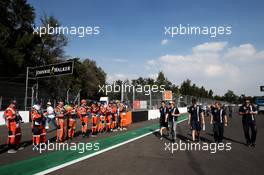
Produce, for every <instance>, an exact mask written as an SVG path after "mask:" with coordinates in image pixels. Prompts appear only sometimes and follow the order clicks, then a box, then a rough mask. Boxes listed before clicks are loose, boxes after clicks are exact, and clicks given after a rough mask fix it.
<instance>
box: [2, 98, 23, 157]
mask: <svg viewBox="0 0 264 175" xmlns="http://www.w3.org/2000/svg"><path fill="white" fill-rule="evenodd" d="M16 106H17V102H16V101H15V100H14V101H12V102H11V104H10V105H9V106H8V107H7V108H6V110H5V112H4V118H5V120H6V125H7V128H8V153H16V152H17V150H22V149H23V148H24V147H22V146H21V136H22V134H21V128H20V123H21V122H22V118H21V116H20V115H19V114H18V112H17V109H16Z"/></svg>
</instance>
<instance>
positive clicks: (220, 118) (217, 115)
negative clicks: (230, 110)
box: [211, 108, 226, 123]
mask: <svg viewBox="0 0 264 175" xmlns="http://www.w3.org/2000/svg"><path fill="white" fill-rule="evenodd" d="M211 114H212V115H213V121H214V123H224V117H225V115H226V111H225V110H224V109H221V108H220V109H217V108H212V111H211Z"/></svg>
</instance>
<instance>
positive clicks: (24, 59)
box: [0, 0, 37, 77]
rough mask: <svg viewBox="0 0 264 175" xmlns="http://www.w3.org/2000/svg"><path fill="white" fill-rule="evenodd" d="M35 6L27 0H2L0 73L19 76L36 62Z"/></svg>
mask: <svg viewBox="0 0 264 175" xmlns="http://www.w3.org/2000/svg"><path fill="white" fill-rule="evenodd" d="M34 19H35V13H34V8H33V7H32V6H31V5H29V4H27V2H26V0H6V1H0V58H1V59H2V61H1V62H0V74H1V75H2V76H13V77H14V76H17V75H18V74H21V73H24V72H25V65H28V66H31V65H32V64H34V63H35V58H34V54H33V52H34V50H35V45H36V44H37V39H36V37H35V36H34V35H33V29H32V24H33V23H34Z"/></svg>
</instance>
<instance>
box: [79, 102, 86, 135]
mask: <svg viewBox="0 0 264 175" xmlns="http://www.w3.org/2000/svg"><path fill="white" fill-rule="evenodd" d="M88 110H89V109H88V106H87V101H86V100H84V99H83V100H81V106H80V107H79V108H78V111H77V113H78V117H79V118H80V121H81V122H82V136H83V137H87V134H88V132H87V131H88V123H89V118H88Z"/></svg>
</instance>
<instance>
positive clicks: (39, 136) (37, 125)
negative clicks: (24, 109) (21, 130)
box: [31, 104, 46, 146]
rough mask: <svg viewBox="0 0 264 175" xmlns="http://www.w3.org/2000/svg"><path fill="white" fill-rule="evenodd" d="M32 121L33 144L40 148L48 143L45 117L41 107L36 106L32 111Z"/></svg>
mask: <svg viewBox="0 0 264 175" xmlns="http://www.w3.org/2000/svg"><path fill="white" fill-rule="evenodd" d="M31 120H32V143H33V144H34V145H37V146H39V145H40V143H45V142H46V129H45V123H46V120H45V117H44V115H42V112H41V109H40V106H39V105H37V104H35V105H33V106H32V109H31Z"/></svg>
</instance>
